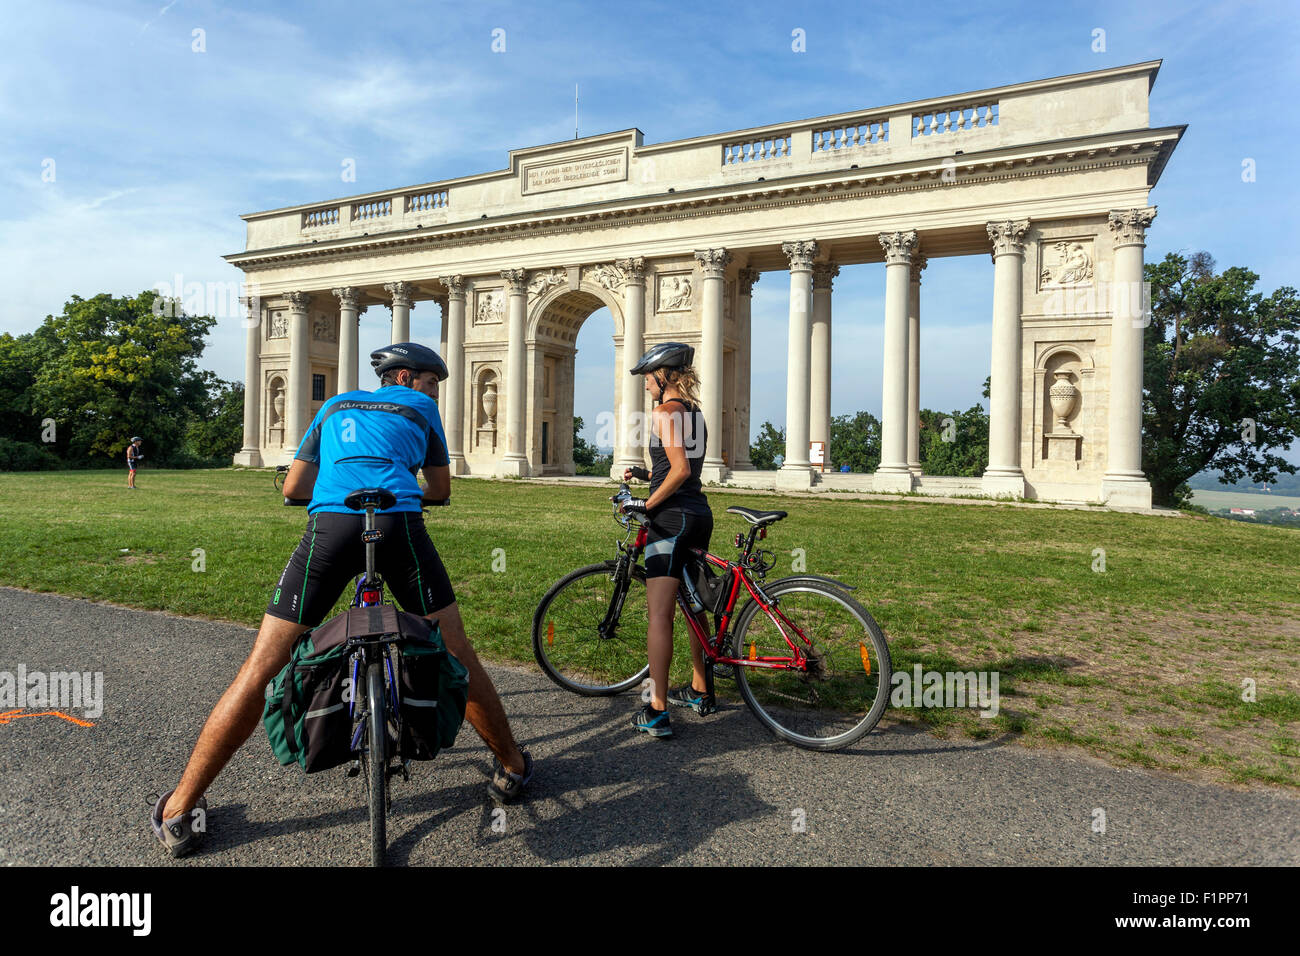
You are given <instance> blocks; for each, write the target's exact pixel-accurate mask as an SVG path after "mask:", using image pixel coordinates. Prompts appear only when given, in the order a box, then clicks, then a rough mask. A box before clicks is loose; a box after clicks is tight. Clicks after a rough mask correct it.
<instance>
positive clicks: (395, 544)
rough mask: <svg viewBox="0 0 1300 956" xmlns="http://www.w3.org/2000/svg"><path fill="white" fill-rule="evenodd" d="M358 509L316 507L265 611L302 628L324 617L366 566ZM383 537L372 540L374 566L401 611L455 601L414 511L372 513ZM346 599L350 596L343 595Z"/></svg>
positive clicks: (423, 611)
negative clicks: (342, 510) (344, 510)
mask: <svg viewBox="0 0 1300 956" xmlns="http://www.w3.org/2000/svg"><path fill="white" fill-rule="evenodd" d="M365 522H366V516H365V515H363V514H355V515H352V514H340V513H338V512H333V511H318V512H316V513H315V514H313V515H312V516H311V517H310V518H308V519H307V530H306V531H305V532H304V533H303V536H302V540H301V541H299V542H298V547H297V548H296V549H295V550H294V552H293V554H292V555H291V556H290V558H289V563H288V564H286V565H285V567H284V572H283V573H282V574H281V575H280V581H279V583H277V584H276V586H275V593H274V594H272V595H271V603H270V604H268V605H267V607H266V613H267V614H270V615H271V616H272V617H278V618H281V619H283V620H286V621H294V622H296V623H298V624H304V625H306V626H307V627H315V626H316V625H318V624H320V622H321V621H323V620H325V615H326V614H328V613H329V611H330V608H332V607H333V606H334V604H335V602H336V601H338V599H339V595H340V594H342V593H343V589H344V588H346V587H348V586H349V585H350V584H351V582H352V579H353V578H355V577H356V576H357V575H358V574H361V573H362V572H363V571H365V569H366V546H365V544H364V543H363V542H362V540H361V531H362V529H363V528H364V527H365ZM375 527H376V528H378V529H379V530H380V531H382V532H383V533H384V540H382V541H380V542H379V543H378V544H376V545H375V570H376V571H378V572H379V574H380V576H381V577H382V578H383V579H384V585H385V587H386V588H387V589H388V592H389V593H390V594H391V595H392V596H393V597H394V598H396V599H397V603H398V604H400V605H401V606H402V609H403V610H405V611H410V612H411V613H413V614H420V615H426V614H432V613H433V612H434V611H440V610H442V609H443V608H444V607H446V606H447V605H449V604H451V603H452V602H453V601H455V600H456V595H455V593H454V592H453V591H452V589H451V579H450V578H448V577H447V569H446V568H444V567H443V566H442V559H441V558H440V557H438V549H437V548H435V547H434V546H433V542H432V541H430V540H429V533H428V532H427V531H426V530H425V529H424V515H423V514H421V513H420V512H418V511H396V512H391V513H389V514H377V515H375ZM348 597H349V599H351V595H350V594H349V595H348Z"/></svg>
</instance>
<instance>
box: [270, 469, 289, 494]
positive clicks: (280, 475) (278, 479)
mask: <svg viewBox="0 0 1300 956" xmlns="http://www.w3.org/2000/svg"><path fill="white" fill-rule="evenodd" d="M286 474H288V472H284V471H277V472H276V473H275V477H274V478H272V479H271V484H273V485H275V490H276V491H284V476H285V475H286Z"/></svg>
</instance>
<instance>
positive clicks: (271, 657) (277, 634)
mask: <svg viewBox="0 0 1300 956" xmlns="http://www.w3.org/2000/svg"><path fill="white" fill-rule="evenodd" d="M305 630H307V628H306V627H304V626H303V625H301V624H295V623H294V622H293V621H286V620H283V619H281V618H278V617H272V616H271V615H270V614H266V615H263V617H262V626H261V628H259V629H258V632H257V640H256V641H254V642H253V649H252V650H251V651H249V652H248V658H247V659H246V660H245V661H244V665H243V666H242V667H241V668H239V673H238V674H236V675H235V679H234V681H233V682H232V683H231V685H230V686H229V687H228V688H226V692H225V693H224V694H222V695H221V699H220V700H219V701H217V706H216V707H214V708H212V713H211V715H209V717H208V722H207V723H206V724H204V725H203V731H202V733H200V734H199V741H198V743H196V744H195V745H194V752H193V753H192V754H190V762H189V763H188V764H186V766H185V773H184V774H183V775H182V776H181V782H180V783H179V784H177V785H176V792H175V793H173V794H172V795H171V797H170V798H169V799H168V800H167V806H166V807H164V808H163V814H162V816H163V819H164V820H171V819H172V818H174V817H178V816H180V815H181V814H184V813H188V812H189V811H190V810H192V809H193V808H194V806H195V804H197V803H198V802H199V797H201V796H203V793H204V791H206V790H207V789H208V786H209V785H210V784H211V783H212V781H213V780H215V779H216V777H217V774H219V773H221V770H222V768H223V767H225V765H226V764H227V763H229V761H230V758H231V757H233V756H234V755H235V751H236V750H238V749H239V748H240V747H242V746H243V745H244V742H245V741H246V740H248V738H249V737H250V736H251V735H252V733H253V731H254V730H255V729H256V728H257V724H258V722H259V721H260V720H261V719H262V710H263V708H264V707H265V704H266V685H267V684H268V683H270V681H271V679H272V678H273V677H275V675H276V674H278V673H279V672H280V669H281V668H282V667H284V665H285V664H287V663H288V662H289V653H290V651H292V650H293V642H294V640H295V639H296V638H297V637H298V635H299V634H301V633H302V632H303V631H305ZM457 656H460V655H457ZM472 686H473V685H471V687H472ZM498 706H499V704H498Z"/></svg>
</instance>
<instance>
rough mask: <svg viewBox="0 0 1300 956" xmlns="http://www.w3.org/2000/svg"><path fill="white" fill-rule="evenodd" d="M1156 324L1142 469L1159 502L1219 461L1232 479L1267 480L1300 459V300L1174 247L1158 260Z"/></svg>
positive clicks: (1148, 361) (1178, 494)
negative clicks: (1290, 451) (1296, 454)
mask: <svg viewBox="0 0 1300 956" xmlns="http://www.w3.org/2000/svg"><path fill="white" fill-rule="evenodd" d="M1146 277H1147V279H1148V281H1149V282H1150V283H1151V324H1150V325H1149V326H1148V327H1147V328H1146V331H1145V333H1144V338H1145V341H1144V357H1145V369H1144V377H1143V378H1144V389H1143V391H1144V393H1145V394H1144V399H1145V400H1144V402H1143V429H1142V468H1143V471H1145V472H1146V474H1147V477H1148V478H1149V479H1150V481H1151V491H1152V498H1153V500H1154V501H1155V502H1156V503H1159V504H1169V505H1178V504H1180V503H1182V501H1184V500H1185V499H1186V497H1187V496H1188V493H1189V492H1188V488H1187V484H1186V483H1187V481H1188V479H1190V478H1191V477H1192V476H1193V475H1195V474H1197V473H1198V472H1201V471H1204V470H1205V469H1207V468H1213V469H1216V470H1218V471H1219V472H1220V474H1221V476H1222V481H1223V483H1224V484H1229V483H1232V482H1235V481H1237V480H1239V479H1241V478H1242V477H1249V479H1250V480H1251V481H1255V482H1267V481H1273V480H1275V479H1276V478H1277V475H1278V472H1287V473H1291V474H1294V473H1295V471H1296V466H1295V465H1293V464H1291V463H1289V462H1288V461H1287V460H1286V459H1285V458H1283V457H1282V456H1281V455H1279V454H1277V453H1276V452H1275V451H1274V449H1280V450H1285V449H1286V448H1287V447H1288V446H1289V445H1290V444H1291V443H1292V442H1293V441H1295V439H1296V436H1297V434H1300V336H1298V333H1300V300H1298V299H1297V296H1296V290H1295V289H1294V288H1292V287H1291V286H1283V287H1281V288H1279V289H1277V290H1276V291H1275V292H1274V293H1273V294H1272V295H1269V296H1267V297H1266V296H1265V295H1264V294H1263V293H1261V292H1256V291H1255V283H1256V282H1258V281H1259V276H1258V275H1256V274H1255V273H1254V272H1251V271H1250V270H1249V269H1244V268H1241V267H1239V266H1233V267H1231V268H1229V269H1225V270H1224V271H1223V272H1222V273H1219V274H1217V275H1216V274H1215V271H1214V259H1213V258H1211V257H1210V255H1209V254H1208V253H1205V252H1199V253H1196V254H1195V255H1193V256H1192V257H1191V258H1190V259H1188V258H1185V257H1184V256H1182V255H1179V254H1177V253H1172V252H1171V253H1169V254H1167V255H1166V256H1165V258H1164V260H1163V261H1161V262H1157V263H1148V264H1147V266H1146Z"/></svg>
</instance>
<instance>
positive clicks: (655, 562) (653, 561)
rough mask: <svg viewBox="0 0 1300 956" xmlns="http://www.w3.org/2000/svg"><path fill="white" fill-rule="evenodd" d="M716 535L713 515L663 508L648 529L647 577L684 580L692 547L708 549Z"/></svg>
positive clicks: (651, 518) (655, 515) (646, 550)
mask: <svg viewBox="0 0 1300 956" xmlns="http://www.w3.org/2000/svg"><path fill="white" fill-rule="evenodd" d="M712 534H713V514H712V513H711V512H708V511H704V512H695V511H683V510H682V509H681V508H659V509H656V511H655V513H654V514H653V515H651V516H650V524H649V525H648V526H647V528H646V544H645V576H646V577H647V578H680V577H681V576H682V569H683V568H684V567H686V566H687V565H688V564H689V563H690V560H691V558H692V557H693V555H692V554H691V548H702V549H704V550H708V547H709V538H710V536H712Z"/></svg>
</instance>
